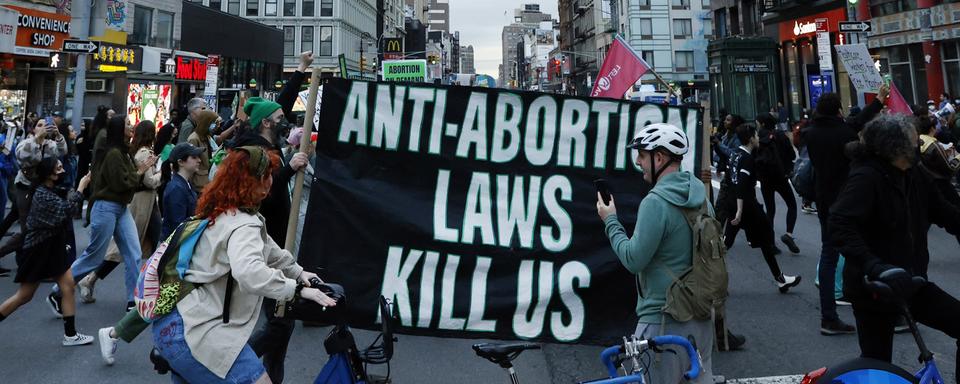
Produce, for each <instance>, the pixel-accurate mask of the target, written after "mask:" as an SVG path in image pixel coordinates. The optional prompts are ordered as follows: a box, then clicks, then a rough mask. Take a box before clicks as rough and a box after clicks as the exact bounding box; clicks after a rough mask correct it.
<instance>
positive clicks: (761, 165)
mask: <svg viewBox="0 0 960 384" xmlns="http://www.w3.org/2000/svg"><path fill="white" fill-rule="evenodd" d="M777 122H778V121H777V118H775V117H773V115H771V114H769V113H761V114H760V115H758V116H757V126H758V127H759V130H758V135H759V136H760V143H759V146H758V147H757V150H756V152H757V153H756V155H755V160H756V167H757V175H756V176H757V181H759V182H760V193H761V195H763V207H764V208H765V210H766V212H767V217H768V218H770V225H771V226H773V222H774V220H773V219H774V217H776V216H777V202H776V201H775V200H774V199H773V198H774V194H778V195H780V198H781V199H783V202H784V203H785V204H786V205H787V232H786V233H784V234H783V236H780V241H782V242H783V243H784V244H786V245H787V248H790V252H793V253H800V248H799V247H797V243H796V242H795V241H794V240H793V229H794V228H795V227H796V225H797V198H796V197H795V196H796V192H794V191H793V187H791V186H790V181H789V180H788V177H789V174H790V172H791V171H792V170H793V160H794V159H795V158H796V157H797V156H796V153H795V152H794V151H793V145H791V144H790V140H789V139H787V137H786V135H784V134H783V132H781V131H779V130H777Z"/></svg>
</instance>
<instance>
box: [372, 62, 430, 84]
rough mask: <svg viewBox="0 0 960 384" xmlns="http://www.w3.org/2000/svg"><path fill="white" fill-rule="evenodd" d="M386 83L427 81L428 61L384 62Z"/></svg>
mask: <svg viewBox="0 0 960 384" xmlns="http://www.w3.org/2000/svg"><path fill="white" fill-rule="evenodd" d="M383 80H385V81H427V61H426V60H422V59H421V60H384V62H383Z"/></svg>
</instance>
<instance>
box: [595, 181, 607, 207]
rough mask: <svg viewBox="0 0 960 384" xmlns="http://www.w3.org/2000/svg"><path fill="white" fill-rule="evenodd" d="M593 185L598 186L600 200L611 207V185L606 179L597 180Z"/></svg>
mask: <svg viewBox="0 0 960 384" xmlns="http://www.w3.org/2000/svg"><path fill="white" fill-rule="evenodd" d="M593 185H595V186H597V192H600V198H601V199H603V204H605V205H610V185H609V184H607V181H606V180H604V179H596V180H594V181H593Z"/></svg>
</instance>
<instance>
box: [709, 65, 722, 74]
mask: <svg viewBox="0 0 960 384" xmlns="http://www.w3.org/2000/svg"><path fill="white" fill-rule="evenodd" d="M707 70H708V71H709V72H710V73H713V74H716V73H720V64H711V65H710V67H708V68H707Z"/></svg>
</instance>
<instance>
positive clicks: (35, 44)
mask: <svg viewBox="0 0 960 384" xmlns="http://www.w3.org/2000/svg"><path fill="white" fill-rule="evenodd" d="M4 7H6V8H9V9H12V10H15V11H17V12H19V13H20V14H19V15H18V16H17V30H16V33H17V40H16V46H15V47H14V50H13V53H15V54H18V55H25V56H40V57H50V54H51V53H52V52H53V51H59V50H60V48H61V47H63V40H64V39H66V38H68V37H70V16H69V15H58V14H56V13H49V12H42V11H38V10H35V9H30V8H24V7H17V6H13V5H5V6H4Z"/></svg>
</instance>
